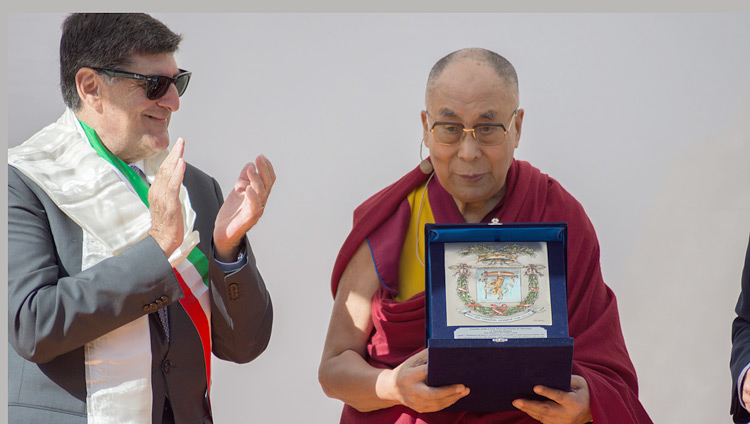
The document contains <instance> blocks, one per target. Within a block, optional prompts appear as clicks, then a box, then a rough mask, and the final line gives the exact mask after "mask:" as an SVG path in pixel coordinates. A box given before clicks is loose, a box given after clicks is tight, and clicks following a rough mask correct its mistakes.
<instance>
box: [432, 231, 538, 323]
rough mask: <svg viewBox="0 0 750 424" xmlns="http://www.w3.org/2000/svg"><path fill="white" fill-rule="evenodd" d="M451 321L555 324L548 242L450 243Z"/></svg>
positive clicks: (448, 288) (447, 253)
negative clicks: (548, 270)
mask: <svg viewBox="0 0 750 424" xmlns="http://www.w3.org/2000/svg"><path fill="white" fill-rule="evenodd" d="M445 268H446V269H445V277H446V286H445V287H446V296H445V300H446V312H447V314H446V315H447V320H448V322H447V325H448V326H486V325H513V326H517V325H552V314H551V310H550V291H549V277H548V275H547V272H546V271H547V268H548V264H547V243H546V242H494V243H490V242H478V243H446V245H445Z"/></svg>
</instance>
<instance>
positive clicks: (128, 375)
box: [8, 109, 211, 424]
mask: <svg viewBox="0 0 750 424" xmlns="http://www.w3.org/2000/svg"><path fill="white" fill-rule="evenodd" d="M167 154H168V152H166V151H163V152H160V153H158V154H157V155H156V156H154V157H152V158H150V159H146V160H145V164H144V168H145V169H144V173H145V174H146V178H147V179H148V180H149V181H150V182H153V180H154V178H155V175H156V171H157V170H158V169H159V165H161V163H162V161H163V160H164V158H165V157H166V156H167ZM8 164H9V165H12V166H14V167H15V168H17V169H18V170H20V171H21V172H23V173H24V174H25V175H26V176H28V177H29V178H30V179H31V180H33V181H34V182H35V183H36V184H38V185H39V186H40V187H41V188H42V189H44V191H45V192H46V193H47V194H48V195H49V197H50V198H51V199H52V201H54V202H55V204H56V205H57V206H58V207H59V208H60V210H62V211H63V212H64V213H65V214H66V215H68V216H69V217H70V218H71V219H72V220H73V221H74V222H75V223H77V224H78V225H80V226H81V228H82V229H83V256H82V263H81V269H82V270H85V269H87V268H89V267H92V266H94V265H96V264H97V263H99V262H100V261H102V260H104V259H107V258H110V257H112V256H116V255H118V254H119V253H120V252H122V251H123V250H125V249H127V248H128V247H129V246H131V245H133V244H135V243H136V242H138V241H139V240H141V239H143V238H145V237H146V236H147V235H148V231H149V230H150V228H151V214H150V213H149V210H148V185H147V184H146V183H145V182H144V181H143V180H142V179H141V178H140V177H139V176H138V175H137V174H136V173H135V172H134V171H133V170H132V169H130V168H129V167H128V166H127V165H126V164H125V163H124V162H122V161H121V160H120V159H118V158H117V157H115V156H114V155H112V153H110V152H109V151H108V150H107V149H106V147H104V146H103V145H102V143H101V140H99V137H98V136H97V135H96V132H94V130H92V129H91V128H89V127H88V126H87V125H86V124H84V123H82V122H80V121H78V119H77V118H76V116H75V114H74V113H73V111H72V110H70V109H67V110H66V111H65V113H64V114H63V115H62V116H61V117H60V119H58V120H57V122H56V123H54V124H51V125H48V126H47V127H45V128H44V129H42V130H41V131H39V132H38V133H36V134H35V135H33V136H32V137H31V138H30V139H29V140H27V141H26V142H24V143H23V144H22V145H20V146H18V147H15V148H13V149H9V150H8ZM112 166H115V167H116V168H117V169H118V170H119V171H120V172H121V173H122V174H123V175H124V176H125V177H126V178H127V179H128V181H129V182H130V183H131V185H132V186H133V188H134V189H135V191H136V193H137V196H136V195H135V194H133V192H132V191H130V189H129V188H128V187H127V185H126V184H125V183H124V182H123V181H122V180H121V179H120V178H119V177H118V175H117V173H116V172H115V171H114V170H113V169H112ZM139 197H140V199H139ZM180 202H181V204H182V208H183V210H182V213H183V217H184V240H183V243H182V245H180V247H179V248H178V249H177V250H176V251H175V252H174V253H173V254H172V255H171V256H170V257H169V262H170V264H171V265H172V267H173V268H174V272H175V276H176V277H177V280H178V281H179V283H180V288H181V289H182V291H183V293H184V295H185V297H184V298H183V299H181V300H180V304H181V305H182V307H183V308H184V309H185V311H186V312H187V313H188V316H190V318H191V320H192V321H193V324H195V328H196V330H197V331H198V334H199V335H200V338H201V342H202V343H203V354H204V359H205V364H206V381H207V382H208V385H209V387H210V385H211V367H210V365H211V329H210V322H211V310H210V303H209V293H208V261H207V260H206V257H205V256H204V255H203V253H202V252H201V251H200V250H198V248H197V245H198V242H199V241H200V236H199V234H198V232H197V231H194V230H193V226H194V223H195V211H193V208H192V207H191V205H190V198H189V196H188V193H187V190H186V189H185V187H184V186H182V187H180ZM85 354H86V359H85V361H86V364H85V365H86V390H87V395H86V406H87V416H88V422H89V423H90V424H105V423H118V424H120V423H133V424H141V423H150V422H151V415H152V413H151V408H152V393H151V337H150V333H149V323H148V315H144V316H142V317H140V318H138V319H137V320H135V321H132V322H130V323H128V324H126V325H124V326H122V327H120V328H118V329H116V330H114V331H112V332H110V333H108V334H105V335H104V336H102V337H99V338H98V339H96V340H93V341H91V342H89V343H87V344H86V346H85Z"/></svg>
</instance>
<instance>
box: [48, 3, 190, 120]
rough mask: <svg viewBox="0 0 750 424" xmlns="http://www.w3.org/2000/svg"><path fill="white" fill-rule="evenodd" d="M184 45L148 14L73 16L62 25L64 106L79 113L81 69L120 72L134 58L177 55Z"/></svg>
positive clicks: (83, 14)
mask: <svg viewBox="0 0 750 424" xmlns="http://www.w3.org/2000/svg"><path fill="white" fill-rule="evenodd" d="M180 41H182V36H181V35H178V34H175V33H174V32H172V31H171V30H170V29H169V28H167V26H166V25H164V24H163V23H161V22H160V21H158V20H156V19H154V18H152V17H151V16H149V15H147V14H145V13H74V14H72V15H70V16H68V17H67V18H66V19H65V22H63V25H62V38H61V39H60V88H61V89H62V95H63V100H64V101H65V104H66V105H67V106H68V107H69V108H71V109H73V110H78V109H80V107H81V99H80V98H79V97H78V90H77V89H76V73H78V70H79V69H81V68H85V67H88V68H119V67H122V66H124V65H127V64H128V63H129V61H130V59H131V58H132V57H133V55H135V54H161V53H174V52H175V51H177V48H178V47H179V45H180Z"/></svg>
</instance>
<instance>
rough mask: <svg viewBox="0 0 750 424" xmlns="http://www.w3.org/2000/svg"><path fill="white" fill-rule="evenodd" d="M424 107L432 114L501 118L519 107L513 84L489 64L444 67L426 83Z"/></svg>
mask: <svg viewBox="0 0 750 424" xmlns="http://www.w3.org/2000/svg"><path fill="white" fill-rule="evenodd" d="M425 106H426V108H427V111H428V112H429V113H430V115H431V116H433V117H442V118H456V119H462V120H476V119H482V120H487V121H500V120H503V119H505V118H506V117H507V116H509V115H510V114H511V113H512V112H513V110H515V108H516V107H517V106H518V100H517V95H516V92H515V90H514V87H513V86H512V85H511V84H509V83H508V82H506V81H505V80H504V79H503V78H502V77H500V76H499V75H498V74H497V73H496V72H495V71H494V70H493V69H492V68H490V67H488V66H477V65H475V64H473V63H472V64H469V66H456V67H446V69H445V70H444V71H443V73H442V74H441V75H440V76H438V78H436V79H435V80H434V81H433V82H432V83H431V84H429V85H428V87H427V91H426V93H425Z"/></svg>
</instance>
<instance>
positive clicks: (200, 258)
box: [187, 247, 208, 286]
mask: <svg viewBox="0 0 750 424" xmlns="http://www.w3.org/2000/svg"><path fill="white" fill-rule="evenodd" d="M187 259H188V260H189V261H190V262H191V263H192V264H193V266H194V267H195V269H196V270H197V271H198V272H199V273H200V274H201V277H202V278H203V284H205V285H206V286H208V259H206V255H204V254H203V252H201V251H200V250H198V248H197V247H195V248H193V250H191V251H190V253H189V254H188V257H187Z"/></svg>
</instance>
